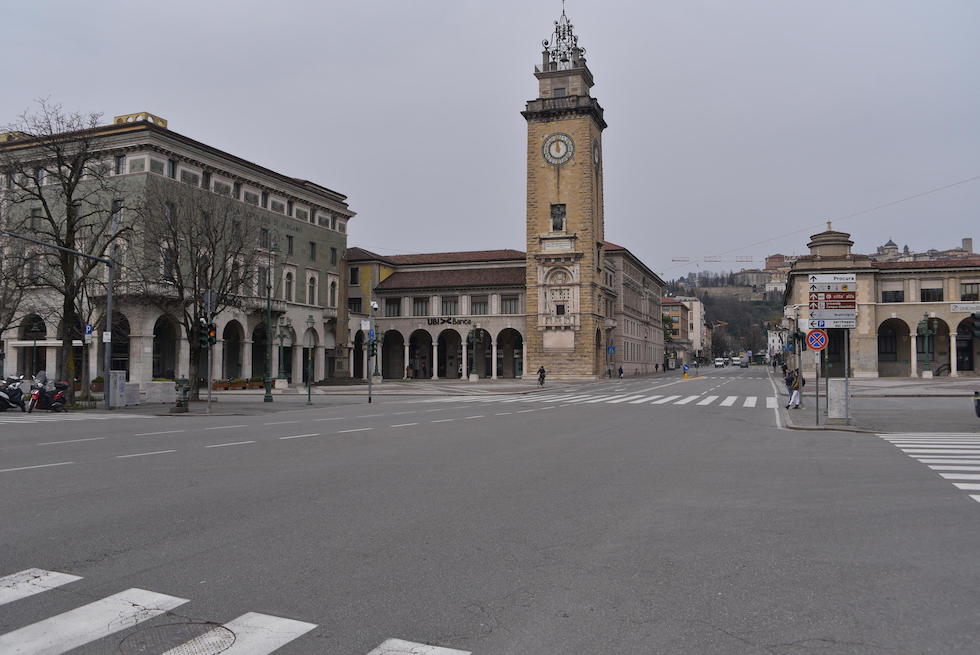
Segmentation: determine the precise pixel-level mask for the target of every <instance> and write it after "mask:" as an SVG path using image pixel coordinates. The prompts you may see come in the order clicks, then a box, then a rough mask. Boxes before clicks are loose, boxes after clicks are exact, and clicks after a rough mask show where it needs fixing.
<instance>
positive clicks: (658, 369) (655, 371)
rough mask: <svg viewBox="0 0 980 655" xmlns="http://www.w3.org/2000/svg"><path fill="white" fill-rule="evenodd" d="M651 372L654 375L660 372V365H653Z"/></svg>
mask: <svg viewBox="0 0 980 655" xmlns="http://www.w3.org/2000/svg"><path fill="white" fill-rule="evenodd" d="M653 372H654V373H659V372H660V364H654V365H653Z"/></svg>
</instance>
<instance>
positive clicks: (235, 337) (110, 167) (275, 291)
mask: <svg viewBox="0 0 980 655" xmlns="http://www.w3.org/2000/svg"><path fill="white" fill-rule="evenodd" d="M92 135H93V138H94V143H95V144H96V146H95V147H96V148H97V149H98V154H99V157H100V158H101V160H102V163H103V165H104V166H105V167H106V170H107V171H108V180H109V181H110V182H111V183H112V185H113V188H114V189H117V190H119V192H120V194H121V195H120V197H119V200H112V202H118V206H119V209H118V210H117V209H116V208H115V207H114V208H113V210H112V211H113V214H114V215H113V219H114V220H117V221H118V222H119V223H121V224H125V225H128V226H130V227H131V228H132V232H131V236H130V237H128V238H127V240H126V242H125V244H124V245H123V246H122V247H121V248H120V252H119V253H118V254H117V257H118V259H119V264H120V267H119V269H120V273H119V279H118V280H117V286H116V293H115V311H114V320H113V325H112V328H111V346H110V348H111V368H112V370H122V371H126V372H127V378H128V380H129V381H131V382H137V383H144V382H148V381H150V380H152V379H154V378H158V379H174V378H181V377H187V376H188V372H189V359H190V358H189V352H190V350H189V349H190V348H192V347H193V348H197V347H199V346H198V345H197V343H196V342H195V343H191V342H190V341H189V339H188V336H189V335H187V334H185V333H184V331H183V330H182V328H181V325H180V321H179V320H178V316H179V312H180V311H181V307H180V303H177V302H171V301H172V300H173V298H172V293H171V291H170V290H168V289H167V285H166V284H165V283H160V284H142V283H141V284H134V283H132V282H131V281H130V280H129V279H127V271H128V270H134V268H133V267H134V266H135V265H136V264H138V263H139V260H140V258H143V257H147V258H149V257H156V258H160V256H161V252H166V244H162V243H150V242H149V241H148V240H147V239H146V238H145V235H144V230H143V227H144V226H143V225H141V222H140V216H139V215H135V214H134V213H132V212H135V211H136V210H135V209H133V208H138V207H140V206H141V204H142V203H143V201H144V199H145V198H146V194H147V193H148V189H151V188H157V187H160V188H166V189H168V193H170V194H171V195H170V196H168V197H173V198H180V197H181V196H182V194H185V193H192V192H193V193H198V194H200V193H203V194H213V195H214V196H220V197H222V198H223V199H224V200H223V201H227V202H228V203H231V204H232V205H234V206H240V207H241V208H242V209H243V211H247V212H248V215H249V216H250V217H251V218H254V221H255V223H256V224H257V225H260V226H261V227H260V228H259V229H258V230H257V232H256V236H257V237H258V238H257V243H254V244H251V245H248V246H247V250H248V252H250V253H251V254H253V255H254V257H255V260H256V261H254V262H250V263H251V264H253V265H254V267H255V268H254V272H255V275H254V276H252V277H251V279H250V281H249V282H248V284H242V285H241V286H240V287H239V288H238V289H237V290H235V302H234V303H233V305H234V306H233V308H229V309H227V310H225V311H222V312H220V313H219V314H218V315H217V316H215V321H214V322H215V324H216V325H217V344H216V345H215V346H214V349H213V352H214V364H213V369H212V370H213V378H214V379H232V378H243V379H247V378H252V377H263V376H265V375H266V372H267V370H268V369H267V367H266V350H267V347H268V344H269V341H270V340H271V341H272V344H273V346H274V353H273V356H272V357H271V374H272V376H273V377H276V378H280V379H283V380H285V381H287V382H291V383H294V384H298V383H300V382H302V381H304V380H305V378H306V377H307V371H310V372H311V374H312V376H313V378H314V379H315V380H320V379H323V378H328V377H334V376H347V375H348V374H349V373H348V369H347V363H348V361H349V360H348V357H347V352H346V350H343V344H344V343H345V342H346V337H347V320H346V308H344V307H343V305H342V303H341V298H342V289H341V283H342V280H341V278H340V274H339V273H340V268H341V266H342V261H343V254H344V250H345V248H346V243H347V222H348V221H349V220H350V219H351V218H352V217H353V216H354V212H353V211H351V209H350V208H349V207H348V204H347V198H346V197H345V196H344V195H342V194H340V193H338V192H336V191H333V190H331V189H328V188H326V187H323V186H321V185H318V184H315V183H313V182H309V181H307V180H303V179H299V178H295V177H290V176H288V175H284V174H282V173H279V172H276V171H273V170H270V169H268V168H265V167H263V166H260V165H258V164H255V163H252V162H250V161H247V160H245V159H243V158H241V157H238V156H235V155H233V154H231V153H228V152H224V151H222V150H219V149H218V148H215V147H213V146H210V145H207V144H205V143H202V142H200V141H196V140H194V139H192V138H190V137H187V136H185V135H183V134H180V133H178V132H175V131H173V130H172V129H170V128H169V127H168V124H167V121H166V120H164V119H162V118H160V117H158V116H154V115H153V114H149V113H146V112H143V113H139V114H130V115H124V116H118V117H116V118H115V120H114V121H113V123H111V124H109V125H105V126H100V127H97V128H95V129H94V130H93V131H92ZM0 141H2V143H0V154H5V155H9V154H10V153H12V152H16V151H17V150H18V149H23V152H24V157H29V156H31V154H30V147H31V142H30V140H25V139H21V138H20V137H18V136H17V135H13V136H10V137H9V138H6V139H0ZM11 190H12V189H11V187H10V186H5V187H3V188H0V201H3V200H4V198H5V197H8V198H9V196H5V194H9V193H10V192H11ZM52 193H54V191H52ZM106 202H110V200H108V199H107V200H106ZM4 209H5V211H6V212H7V218H8V219H9V218H11V217H16V216H17V215H19V214H21V213H27V214H28V215H33V214H32V212H34V211H39V210H37V209H36V208H35V207H34V206H33V205H30V203H24V204H21V205H18V206H11V205H10V204H9V202H8V203H7V204H6V205H5V206H4ZM127 214H129V215H127ZM232 238H233V237H232ZM144 241H146V243H144ZM253 246H254V249H253ZM164 259H165V257H164ZM270 289H271V296H270V294H269V290H270ZM92 298H93V304H94V308H93V310H92V316H91V317H90V319H89V320H90V321H91V325H92V327H93V328H94V330H93V332H94V334H93V335H92V337H94V338H85V339H84V340H83V339H81V338H79V339H78V340H75V341H74V349H75V359H76V365H75V369H76V371H78V372H81V371H89V372H90V377H93V378H94V377H95V376H96V375H99V376H102V375H103V374H104V371H103V370H102V369H103V364H102V362H103V345H102V339H100V338H99V333H100V331H101V330H102V329H103V327H104V325H101V324H100V322H102V321H103V318H102V307H103V306H104V284H103V285H99V287H98V288H96V289H93V291H92ZM198 300H199V301H201V300H200V299H198ZM60 302H61V298H60V297H55V294H53V293H51V292H49V291H46V290H45V289H44V288H38V289H32V290H31V291H30V292H29V293H28V294H27V295H26V297H25V299H24V301H23V303H22V304H21V306H20V308H19V310H18V311H19V317H18V318H17V319H16V320H15V322H14V324H13V326H12V327H11V328H10V329H9V330H8V331H7V332H5V333H4V334H2V335H0V337H2V344H0V347H2V349H3V351H4V353H3V354H4V355H5V357H4V358H3V361H2V368H3V371H2V372H3V373H4V374H15V373H23V374H27V375H30V374H33V373H35V372H37V371H41V370H44V371H47V372H49V374H51V375H53V374H55V372H56V371H57V361H58V353H59V352H60V348H61V346H62V341H61V330H62V326H61V325H60V324H59V320H58V318H57V313H56V310H57V308H58V307H59V304H60ZM201 302H203V301H201ZM267 305H271V309H272V321H273V322H272V326H271V330H270V329H268V327H267V326H266V309H267ZM338 329H339V331H340V334H339V338H338ZM80 336H81V335H80ZM338 343H339V344H341V345H340V346H339V347H338ZM83 360H85V361H83ZM83 364H84V365H83ZM308 364H309V365H308ZM58 374H59V375H60V374H61V373H60V372H58ZM202 375H203V371H202ZM79 377H80V376H79Z"/></svg>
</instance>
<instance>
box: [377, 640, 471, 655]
mask: <svg viewBox="0 0 980 655" xmlns="http://www.w3.org/2000/svg"><path fill="white" fill-rule="evenodd" d="M471 653H472V652H471V651H468V650H453V649H452V648H442V647H441V646H429V645H428V644H419V643H416V642H414V641H403V640H401V639H388V640H387V641H385V642H384V643H383V644H381V645H380V646H378V647H377V648H375V649H374V650H372V651H371V652H370V653H368V655H471Z"/></svg>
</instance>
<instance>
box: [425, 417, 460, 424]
mask: <svg viewBox="0 0 980 655" xmlns="http://www.w3.org/2000/svg"><path fill="white" fill-rule="evenodd" d="M455 420H456V419H454V418H441V419H439V420H438V421H429V422H430V423H451V422H452V421H455Z"/></svg>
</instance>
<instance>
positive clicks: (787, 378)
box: [783, 364, 793, 396]
mask: <svg viewBox="0 0 980 655" xmlns="http://www.w3.org/2000/svg"><path fill="white" fill-rule="evenodd" d="M783 383H784V384H786V395H787V396H791V395H793V372H792V371H788V370H787V368H786V364H783Z"/></svg>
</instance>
